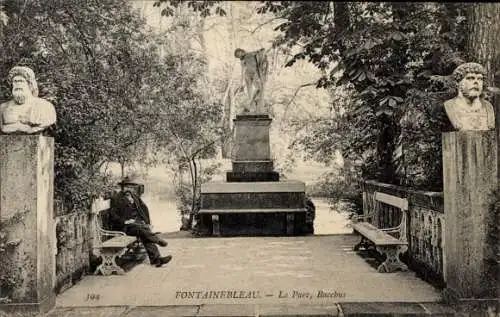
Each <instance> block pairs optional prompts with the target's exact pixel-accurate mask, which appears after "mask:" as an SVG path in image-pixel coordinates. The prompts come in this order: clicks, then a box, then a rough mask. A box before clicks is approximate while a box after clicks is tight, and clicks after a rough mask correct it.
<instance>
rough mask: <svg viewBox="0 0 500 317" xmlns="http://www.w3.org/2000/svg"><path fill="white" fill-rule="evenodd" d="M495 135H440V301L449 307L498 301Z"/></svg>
mask: <svg viewBox="0 0 500 317" xmlns="http://www.w3.org/2000/svg"><path fill="white" fill-rule="evenodd" d="M496 149H497V145H496V140H495V132H494V131H489V132H453V133H445V134H443V176H444V179H443V181H444V212H445V228H444V230H445V238H444V242H445V243H444V251H445V252H444V253H445V254H444V255H445V258H444V275H445V282H446V290H445V292H444V295H445V298H446V299H447V300H448V301H449V302H453V303H455V305H462V304H464V305H465V303H467V305H487V303H488V302H490V301H491V302H494V301H495V299H497V300H498V294H497V285H498V283H499V280H498V274H499V272H498V264H497V263H496V261H495V258H496V255H495V250H496V248H497V245H498V239H496V238H494V234H493V233H494V231H495V230H494V227H495V225H496V224H495V221H494V214H493V211H492V209H491V201H492V200H491V199H492V197H491V195H492V193H493V191H494V190H496V188H497V167H496V165H497V158H496V155H497V154H496V151H497V150H496Z"/></svg>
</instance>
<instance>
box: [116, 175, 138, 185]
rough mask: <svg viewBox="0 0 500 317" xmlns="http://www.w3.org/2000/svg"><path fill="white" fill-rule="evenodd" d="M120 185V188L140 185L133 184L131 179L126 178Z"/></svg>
mask: <svg viewBox="0 0 500 317" xmlns="http://www.w3.org/2000/svg"><path fill="white" fill-rule="evenodd" d="M118 185H120V186H126V185H138V184H137V183H134V182H132V180H131V179H130V177H128V176H125V177H124V178H123V179H122V180H121V181H120V182H119V183H118Z"/></svg>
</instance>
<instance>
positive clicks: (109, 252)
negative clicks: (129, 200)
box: [92, 200, 142, 275]
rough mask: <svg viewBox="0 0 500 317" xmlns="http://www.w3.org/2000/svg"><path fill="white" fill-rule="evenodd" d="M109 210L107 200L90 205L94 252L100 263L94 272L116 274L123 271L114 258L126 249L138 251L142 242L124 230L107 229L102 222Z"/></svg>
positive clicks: (104, 221)
mask: <svg viewBox="0 0 500 317" xmlns="http://www.w3.org/2000/svg"><path fill="white" fill-rule="evenodd" d="M108 212H109V200H107V201H106V200H98V201H96V202H94V204H93V206H92V213H93V222H94V228H95V231H94V232H95V237H94V246H93V248H94V253H95V254H97V255H99V256H100V257H101V259H102V263H101V264H100V265H99V266H98V267H97V269H96V270H95V272H94V274H95V275H97V274H99V273H101V274H102V275H112V274H113V273H115V274H118V275H123V274H125V271H124V270H123V269H122V268H121V267H120V266H119V265H118V264H117V263H116V259H117V258H119V257H121V256H123V255H124V254H125V253H126V252H127V251H131V252H132V253H135V254H137V253H139V252H138V250H140V249H142V244H141V243H140V242H139V241H138V240H137V238H136V237H134V236H128V235H127V234H126V233H125V232H122V231H114V230H107V229H105V228H104V226H105V225H104V224H105V223H106V222H107V220H106V219H105V215H106V214H107V213H108Z"/></svg>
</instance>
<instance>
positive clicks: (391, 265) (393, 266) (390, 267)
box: [377, 245, 408, 273]
mask: <svg viewBox="0 0 500 317" xmlns="http://www.w3.org/2000/svg"><path fill="white" fill-rule="evenodd" d="M407 250H408V246H407V245H399V246H395V245H392V246H377V251H378V252H380V253H382V254H385V255H386V259H385V261H384V262H383V263H382V264H380V265H379V267H378V268H377V271H379V272H380V273H384V272H386V273H391V272H394V271H396V270H398V269H399V270H401V271H407V270H408V266H407V265H406V264H404V263H403V262H401V260H400V259H399V256H400V255H401V254H403V253H404V252H406V251H407Z"/></svg>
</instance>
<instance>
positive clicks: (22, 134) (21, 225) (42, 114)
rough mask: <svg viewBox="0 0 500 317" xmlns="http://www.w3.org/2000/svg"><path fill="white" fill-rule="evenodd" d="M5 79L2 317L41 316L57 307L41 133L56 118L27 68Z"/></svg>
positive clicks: (0, 113)
mask: <svg viewBox="0 0 500 317" xmlns="http://www.w3.org/2000/svg"><path fill="white" fill-rule="evenodd" d="M9 79H10V81H11V82H12V85H13V90H12V94H13V99H12V100H10V101H8V102H5V103H2V104H1V105H0V131H1V132H2V133H1V135H0V223H2V225H1V226H0V230H2V235H3V236H6V237H7V238H8V240H10V241H16V243H17V244H16V245H11V246H9V250H8V251H5V252H2V251H0V268H1V270H0V275H3V276H4V275H5V274H7V275H8V276H9V278H10V280H11V282H8V283H7V282H5V280H3V279H0V298H3V302H2V303H0V315H2V313H1V312H2V311H8V312H14V313H17V312H20V313H24V312H30V313H41V312H46V311H48V310H50V309H51V308H52V307H53V306H54V304H55V293H54V278H55V264H54V262H55V254H54V246H55V244H56V241H55V239H54V236H55V234H54V233H55V227H54V213H53V209H54V206H53V195H54V139H53V138H51V137H46V136H43V135H41V133H42V132H44V131H45V130H46V129H47V128H48V127H49V126H51V125H52V124H53V123H54V122H55V120H56V115H55V111H54V107H53V105H52V104H51V103H50V102H48V101H46V100H43V99H41V98H38V97H37V94H38V89H37V86H36V81H35V78H34V73H33V71H32V70H31V69H29V68H27V67H14V68H13V69H12V70H11V71H10V73H9ZM5 270H7V271H8V272H6V271H5ZM12 281H14V283H12Z"/></svg>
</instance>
